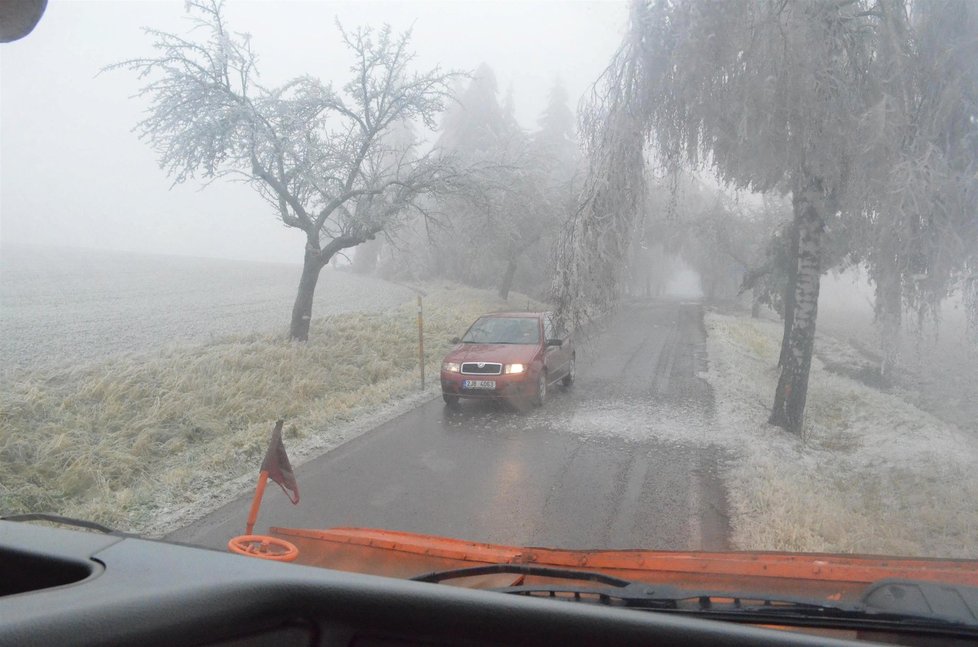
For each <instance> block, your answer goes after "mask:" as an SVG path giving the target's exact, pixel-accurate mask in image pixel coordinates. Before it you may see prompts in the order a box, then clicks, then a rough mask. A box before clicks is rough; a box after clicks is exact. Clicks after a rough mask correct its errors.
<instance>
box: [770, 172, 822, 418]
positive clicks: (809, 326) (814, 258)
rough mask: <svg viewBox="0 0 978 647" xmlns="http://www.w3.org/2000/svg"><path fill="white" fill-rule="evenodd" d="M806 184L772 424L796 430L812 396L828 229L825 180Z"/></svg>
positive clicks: (799, 205) (798, 199) (799, 201)
mask: <svg viewBox="0 0 978 647" xmlns="http://www.w3.org/2000/svg"><path fill="white" fill-rule="evenodd" d="M806 184H807V185H806V187H805V189H804V191H803V192H801V195H800V196H795V199H794V200H793V202H794V208H795V226H796V227H797V235H798V254H797V257H796V258H797V260H796V263H795V264H796V272H797V274H796V277H795V290H794V317H793V320H792V323H791V330H790V335H789V338H788V344H787V352H786V353H785V356H784V358H783V360H784V362H783V363H782V365H781V377H780V378H779V380H778V386H777V390H776V391H775V393H774V407H773V409H772V411H771V418H770V420H769V422H770V423H771V424H774V425H778V426H779V427H783V428H784V429H786V430H788V431H790V432H792V433H796V434H797V433H801V430H802V425H803V423H804V418H805V401H806V399H807V397H808V373H809V371H810V369H811V365H812V349H813V347H814V343H815V319H816V316H817V315H818V290H819V280H820V278H821V275H822V240H823V232H824V222H823V220H822V211H823V208H822V207H823V202H824V195H823V190H822V183H821V182H820V181H819V180H818V179H811V180H809V181H808V182H807V183H806Z"/></svg>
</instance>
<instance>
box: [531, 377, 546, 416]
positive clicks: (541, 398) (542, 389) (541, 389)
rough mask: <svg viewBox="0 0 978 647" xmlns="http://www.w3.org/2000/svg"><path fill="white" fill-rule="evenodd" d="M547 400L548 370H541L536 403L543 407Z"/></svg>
mask: <svg viewBox="0 0 978 647" xmlns="http://www.w3.org/2000/svg"><path fill="white" fill-rule="evenodd" d="M546 401H547V372H546V371H544V370H542V369H541V370H540V375H539V376H538V377H537V397H536V400H535V401H534V404H535V405H537V406H538V407H542V406H543V404H544V403H545V402H546Z"/></svg>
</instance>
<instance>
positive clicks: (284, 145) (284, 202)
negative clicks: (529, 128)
mask: <svg viewBox="0 0 978 647" xmlns="http://www.w3.org/2000/svg"><path fill="white" fill-rule="evenodd" d="M187 10H188V14H189V18H190V20H191V21H192V24H193V29H192V30H191V31H190V33H189V34H188V35H187V36H181V35H177V34H171V33H165V32H161V31H157V30H152V29H149V30H147V33H148V34H149V35H150V36H152V37H153V39H154V43H153V46H154V49H155V52H156V54H155V56H154V57H151V58H142V59H133V60H128V61H124V62H121V63H118V64H116V65H114V66H111V67H112V68H123V69H128V70H131V71H134V72H136V73H138V75H139V78H140V79H142V80H144V81H145V85H144V86H143V87H142V89H141V92H140V96H142V97H144V98H147V99H148V100H149V109H148V115H147V116H146V118H145V119H143V120H142V121H141V122H139V124H138V126H137V129H138V131H139V132H140V134H141V136H142V137H143V138H144V139H146V140H147V141H149V142H150V143H151V144H152V145H153V146H154V147H155V148H156V150H157V151H158V153H159V156H160V158H159V161H160V166H161V167H162V168H163V169H164V170H165V171H166V172H167V174H168V175H170V176H171V177H172V178H173V180H174V182H175V183H180V182H184V181H185V180H187V179H190V178H194V177H200V178H203V179H205V180H207V181H213V180H214V179H216V178H222V177H232V178H239V179H243V180H244V181H246V182H248V183H249V184H250V185H251V186H252V187H254V188H255V190H256V191H257V192H258V193H259V195H260V196H261V197H262V198H264V199H265V201H267V202H268V203H269V205H271V207H272V208H273V213H274V214H275V215H276V217H277V218H278V219H280V220H281V222H282V223H283V224H284V225H285V226H287V227H291V228H294V229H298V230H300V231H301V232H302V233H303V237H304V239H305V241H304V249H303V269H302V275H301V277H300V280H299V288H298V292H297V295H296V300H295V304H294V307H293V309H292V318H291V325H290V333H289V334H290V336H291V338H292V339H295V340H306V339H308V336H309V326H310V320H311V318H312V304H313V297H314V295H315V290H316V284H317V282H318V280H319V275H320V271H321V270H322V268H323V267H325V266H326V264H327V263H329V261H330V259H332V258H333V256H334V255H335V254H337V253H338V252H340V251H342V250H344V249H348V248H351V247H355V246H357V245H360V244H362V243H364V242H365V241H369V240H373V239H374V238H375V237H376V236H377V235H378V234H380V233H381V232H384V231H387V230H389V229H390V228H392V227H395V226H396V225H397V224H398V223H399V222H400V221H401V220H402V219H403V218H404V217H405V214H407V213H408V212H410V211H411V210H412V209H413V208H415V207H416V206H417V204H418V202H417V201H418V200H419V198H421V197H422V196H424V195H428V194H432V193H439V192H443V191H448V190H451V189H452V188H453V187H454V186H455V184H456V183H457V182H459V181H460V180H461V178H462V174H460V173H459V172H458V171H457V169H456V168H455V167H454V166H453V164H452V162H451V159H450V158H446V157H443V156H432V155H423V156H416V155H414V154H412V153H411V145H410V144H408V143H403V142H400V143H397V144H396V145H395V144H394V143H392V142H393V140H391V139H389V138H388V139H385V136H386V135H387V134H388V133H390V132H391V130H392V129H393V128H395V126H396V124H399V123H403V122H412V121H414V122H421V123H423V124H424V125H425V126H426V127H428V128H434V125H435V119H436V118H437V116H438V114H440V113H441V111H442V110H443V109H444V106H445V103H446V99H447V98H449V96H450V90H449V84H450V81H451V79H452V78H453V77H454V76H455V74H454V73H450V72H444V71H442V70H440V69H439V68H434V69H431V70H428V71H422V72H417V71H413V70H412V69H411V62H412V58H413V53H412V52H411V50H410V32H407V33H404V34H400V35H397V34H393V33H392V32H391V30H390V28H389V27H384V28H383V29H380V30H377V31H375V30H372V29H369V28H358V29H356V30H353V31H346V30H344V29H343V28H342V26H340V25H337V28H338V30H339V34H340V37H341V38H342V39H343V42H344V43H345V44H346V46H347V49H348V51H349V53H350V56H351V59H352V61H353V63H352V67H351V70H350V77H349V80H348V81H347V82H346V83H345V84H343V85H342V87H341V88H339V89H337V88H334V87H333V85H332V84H331V83H323V82H321V81H320V80H318V79H316V78H313V77H311V76H308V75H306V76H298V77H296V78H294V79H293V80H291V81H289V82H287V83H285V84H284V85H282V86H280V87H276V88H266V87H264V86H262V85H261V84H260V82H259V75H258V71H257V67H256V56H255V53H254V51H253V50H252V43H251V40H250V38H249V36H248V35H246V34H240V33H236V32H233V31H231V30H230V28H229V26H228V24H227V21H226V19H225V16H224V10H223V3H222V2H220V0H190V1H189V2H188V3H187ZM110 69H111V68H110Z"/></svg>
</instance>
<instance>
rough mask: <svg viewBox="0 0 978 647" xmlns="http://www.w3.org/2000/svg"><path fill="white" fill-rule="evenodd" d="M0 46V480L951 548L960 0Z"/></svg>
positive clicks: (426, 534)
mask: <svg viewBox="0 0 978 647" xmlns="http://www.w3.org/2000/svg"><path fill="white" fill-rule="evenodd" d="M14 4H17V3H14ZM11 6H13V5H11ZM0 83H2V95H0V101H2V106H0V107H2V110H0V129H2V133H3V138H2V142H0V147H2V149H0V153H2V167H0V174H2V177H0V211H2V214H0V217H2V227H0V516H2V515H6V514H21V513H34V512H53V513H57V514H61V515H66V516H71V517H77V518H81V519H87V520H90V521H94V522H97V523H99V524H102V525H105V526H108V527H111V528H115V529H119V530H123V531H128V532H134V533H139V534H143V535H146V536H150V537H154V538H163V539H166V540H172V541H180V542H187V543H191V544H196V545H201V546H207V547H211V548H215V549H219V550H227V546H228V541H229V540H230V539H231V538H232V537H236V536H239V535H246V534H275V533H278V535H279V536H281V537H283V538H285V539H288V538H289V536H286V535H287V533H288V532H290V531H295V530H296V529H306V530H315V531H325V530H329V529H336V528H338V527H342V528H346V530H344V532H346V533H347V535H344V536H346V537H350V536H352V537H354V539H350V542H353V543H356V542H359V544H358V545H361V544H362V545H364V546H366V545H370V546H374V547H377V546H388V547H392V546H398V547H400V549H404V550H400V552H398V551H396V550H392V552H395V553H397V555H398V556H399V557H398V558H397V559H401V560H408V558H407V557H405V555H408V554H410V555H413V557H411V558H410V559H411V560H417V561H410V568H409V567H408V566H403V565H402V567H398V568H395V567H393V566H391V562H390V561H389V560H386V559H381V558H376V556H375V557H374V558H370V559H368V558H366V557H364V556H363V555H360V556H359V557H358V556H356V555H353V556H350V555H347V557H349V559H350V560H351V561H350V562H345V561H344V559H346V558H345V557H343V556H342V555H339V554H338V553H337V554H332V553H331V555H332V557H331V558H330V559H329V560H327V559H325V558H324V559H323V560H320V561H318V562H316V560H315V559H313V557H315V556H316V555H317V553H316V550H317V549H313V548H310V546H313V545H318V544H316V543H315V542H313V541H312V540H309V541H308V542H306V543H304V544H303V546H305V548H304V549H303V550H305V551H311V552H303V550H300V551H299V557H298V560H299V561H300V562H302V560H304V559H306V558H307V557H306V555H309V557H308V559H309V563H312V562H316V563H319V564H320V565H323V564H326V565H329V564H342V565H344V567H348V566H349V564H354V565H355V567H356V568H357V569H361V570H365V571H371V569H374V570H375V571H378V572H379V571H383V569H384V568H387V571H386V572H380V574H394V575H397V576H411V575H415V574H419V573H422V572H425V571H426V570H438V569H450V568H456V567H457V568H462V567H465V566H467V565H468V564H465V563H464V562H465V558H461V557H460V563H455V562H451V563H446V564H442V565H438V564H423V563H422V561H423V559H425V558H426V556H427V558H430V556H431V555H432V554H435V553H436V552H437V550H435V549H433V548H432V550H430V551H429V552H427V553H426V552H425V551H426V550H427V549H429V548H431V547H432V545H433V544H432V543H431V542H433V541H434V540H432V539H431V538H433V537H434V538H443V539H445V541H446V542H447V541H448V540H458V541H459V542H474V543H478V544H480V545H482V544H491V545H493V546H502V547H505V548H498V549H496V548H492V549H490V548H485V547H484V546H483V547H482V548H480V551H482V552H479V551H475V550H474V549H473V551H471V552H468V553H467V552H465V550H463V548H462V547H461V546H462V545H461V544H459V545H456V544H450V543H446V544H444V545H442V544H434V545H436V546H443V547H448V546H451V547H452V548H451V550H456V549H457V553H458V555H463V556H464V555H476V554H478V555H479V556H480V559H482V558H484V559H483V561H484V562H489V561H491V560H492V559H496V558H498V559H503V558H502V557H500V556H507V557H506V559H512V560H517V559H520V558H519V557H518V556H519V555H526V554H529V553H527V552H526V551H525V550H524V548H525V547H537V549H536V552H534V553H533V555H534V556H535V558H536V557H538V558H539V559H547V558H551V559H552V558H553V554H549V553H547V552H546V551H545V550H544V549H549V548H552V549H559V550H581V551H585V550H633V549H635V550H643V551H679V552H692V551H716V552H720V553H724V552H727V551H758V552H760V551H788V552H793V553H800V554H802V555H803V556H807V557H805V559H809V558H810V559H816V558H815V557H811V555H814V554H819V555H823V554H824V555H832V556H840V555H886V556H889V557H894V558H897V557H900V558H911V557H912V558H920V557H929V558H955V559H969V560H970V559H976V558H978V505H976V503H975V502H976V501H978V222H976V214H978V173H976V169H978V2H974V1H970V0H934V1H928V2H923V1H921V2H892V3H891V2H889V1H888V0H886V1H885V0H853V1H838V2H830V1H827V0H826V1H821V0H820V1H805V2H787V3H786V2H775V1H769V0H731V1H729V2H715V1H713V0H683V2H666V1H656V2H646V1H641V0H635V1H634V2H633V1H625V0H622V1H593V2H591V1H576V2H551V1H546V0H513V1H503V0H499V1H495V0H486V1H482V2H442V1H435V0H432V1H427V0H408V1H404V2H400V1H393V0H392V1H389V2H388V1H376V2H329V1H315V2H250V1H241V2H238V1H235V2H217V1H212V0H192V1H190V2H186V3H184V2H124V1H118V2H116V1H90V2H89V1H77V2H68V1H56V0H51V1H50V2H49V3H48V6H47V8H46V10H45V12H44V14H43V16H42V17H41V19H40V21H39V23H38V25H37V27H36V28H35V29H34V30H33V31H32V32H31V33H30V34H28V35H26V36H24V37H23V38H20V39H18V40H13V41H11V42H6V43H3V44H0ZM459 339H461V342H463V343H462V344H461V345H460V344H459ZM276 429H278V431H277V432H276V431H275V430H276ZM266 477H268V479H271V480H272V481H273V482H274V483H276V484H278V485H280V486H281V487H268V488H265V487H264V486H265V479H266ZM256 492H257V493H259V494H260V496H259V499H260V500H257V502H256V506H257V507H254V508H253V507H252V505H253V501H256V499H255V496H256ZM300 493H301V496H300ZM262 497H263V498H262ZM258 504H260V505H258ZM252 510H255V511H257V513H256V514H257V516H256V517H255V518H253V519H251V520H250V521H249V513H250V512H251V511H252ZM272 528H277V529H279V530H275V531H273V530H272ZM290 529H291V530H290ZM246 531H247V532H246ZM373 532H377V533H382V534H377V535H375V534H369V533H373ZM357 533H359V534H357ZM383 533H389V534H383ZM398 533H407V534H408V535H410V539H405V536H406V535H405V534H398ZM0 535H2V533H0ZM290 536H291V540H294V541H295V542H297V543H303V542H302V541H300V540H299V539H296V536H295V534H294V533H293V534H292V535H290ZM419 536H420V538H419ZM291 540H290V541H291ZM324 541H325V540H324ZM344 541H345V540H344ZM426 542H427V543H426ZM334 544H335V545H334ZM334 544H330V545H331V546H332V547H333V548H336V547H337V546H341V545H345V544H343V542H342V541H339V540H337V541H336V542H334ZM408 545H410V546H414V547H418V546H423V547H424V548H418V549H417V551H416V552H411V551H410V550H407V548H405V547H406V546H408ZM337 550H338V549H337ZM378 550H379V549H378ZM412 550H413V549H412ZM446 550H448V548H446ZM836 558H837V559H840V560H841V559H843V558H841V557H836ZM392 559H393V558H392ZM446 559H447V558H446ZM731 559H732V558H731ZM818 559H822V558H821V557H820V558H818ZM330 560H332V561H330ZM568 560H569V561H568V563H573V564H578V563H580V564H586V563H590V562H589V558H588V557H587V555H575V556H574V558H573V559H571V558H568ZM642 560H644V561H642V563H643V564H646V565H648V564H658V563H660V562H656V561H655V560H654V559H652V558H648V559H646V558H645V557H643V558H642ZM449 561H450V560H449ZM887 563H888V564H890V566H886V565H883V564H882V562H881V563H874V564H875V565H874V566H873V568H869V566H867V565H865V564H864V565H863V566H862V567H861V568H863V570H860V571H858V573H855V572H854V571H849V572H848V576H849V577H857V576H858V577H862V576H864V575H865V574H866V573H874V574H878V575H879V578H877V579H881V578H882V577H883V576H892V577H898V576H900V577H902V576H901V575H900V573H904V574H906V573H907V572H908V571H897V570H895V567H893V566H892V562H887ZM717 564H718V563H717V562H711V563H709V564H707V565H705V566H703V568H707V567H709V568H714V567H716V568H717V569H718V570H721V571H722V570H723V569H722V568H720V567H719V566H717ZM765 564H767V562H765ZM780 564H781V565H780V566H778V567H777V568H783V569H784V570H782V571H779V573H780V574H781V576H783V577H786V578H787V577H790V578H795V577H797V580H794V579H793V580H792V583H791V585H790V586H789V585H788V584H785V583H784V582H782V586H783V590H785V591H789V590H790V591H796V592H797V591H812V592H814V593H817V594H819V595H822V594H824V595H828V593H826V591H829V589H830V588H831V587H830V586H828V585H825V584H824V581H822V580H825V579H826V578H829V577H831V574H832V573H835V574H839V573H841V572H842V571H839V570H833V569H832V568H824V569H822V568H821V567H820V566H819V567H817V568H819V569H820V571H818V572H816V571H813V570H812V569H813V568H816V566H809V565H806V566H805V568H804V569H801V567H799V570H796V571H792V570H791V568H790V564H789V562H784V563H780ZM785 564H788V565H785ZM806 564H807V562H806ZM968 565H969V566H971V567H972V572H976V573H978V567H976V565H975V564H974V563H972V562H968ZM426 566H427V567H430V568H427V569H426V568H425V567H426ZM911 566H912V565H906V567H907V568H910V567H911ZM351 568H353V567H351ZM575 568H576V566H575ZM840 568H841V567H840ZM876 568H879V569H883V570H873V569H876ZM914 568H917V567H916V566H915V567H914ZM920 568H921V569H923V570H922V571H921V572H926V573H930V574H931V575H933V577H935V578H940V577H945V575H944V574H946V573H947V572H950V570H953V569H950V567H948V569H945V570H935V568H936V567H933V566H932V565H931V566H928V565H927V564H925V565H924V566H921V567H920ZM886 569H889V570H886ZM928 569H930V570H928ZM802 570H804V573H805V576H804V577H802V575H799V573H801V571H802ZM958 570H961V569H960V568H958ZM409 571H411V572H410V573H409ZM769 572H770V571H769ZM916 572H917V571H914V573H916ZM955 572H957V571H955ZM507 575H511V574H505V573H504V574H503V575H502V576H500V577H501V578H502V579H505V576H507ZM646 575H647V577H648V578H652V577H653V576H652V575H649V574H646ZM755 575H757V574H756V573H755ZM761 576H763V573H761V574H760V575H758V577H761ZM621 577H623V578H624V579H629V580H631V579H635V578H636V577H638V576H636V575H635V574H631V573H630V574H628V575H626V576H621ZM643 577H644V575H643ZM752 577H753V576H752ZM839 577H840V578H841V576H839ZM961 577H964V576H961ZM972 577H975V576H972ZM758 581H761V582H765V581H767V580H763V579H762V580H755V579H751V578H746V579H744V580H743V582H748V583H754V582H758ZM816 581H821V582H822V583H821V584H818V583H817V582H816ZM839 581H843V580H842V579H840V580H839ZM846 581H850V580H846ZM851 581H861V580H851ZM813 582H816V583H815V584H813ZM735 585H737V582H736V581H734V582H732V583H730V586H731V588H733V589H736V586H735ZM853 586H854V585H853ZM792 587H794V588H792ZM832 590H833V591H835V589H832ZM850 593H851V591H850ZM824 595H823V597H824ZM853 595H854V594H853Z"/></svg>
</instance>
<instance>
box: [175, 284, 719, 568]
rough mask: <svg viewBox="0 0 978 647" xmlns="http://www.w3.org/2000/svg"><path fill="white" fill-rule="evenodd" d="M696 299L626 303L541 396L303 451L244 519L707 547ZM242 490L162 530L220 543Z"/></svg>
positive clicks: (709, 496) (593, 544) (711, 503)
mask: <svg viewBox="0 0 978 647" xmlns="http://www.w3.org/2000/svg"><path fill="white" fill-rule="evenodd" d="M704 342H705V333H704V329H703V324H702V307H701V305H700V304H698V303H692V302H681V301H678V300H671V301H670V300H659V301H645V302H635V303H629V304H626V306H625V307H624V308H623V309H622V311H621V312H620V313H619V314H618V315H617V316H615V317H614V318H613V319H612V320H610V321H608V322H607V323H606V324H605V325H604V326H603V327H602V329H601V330H598V331H595V332H593V333H592V337H591V339H590V341H589V342H588V343H586V344H580V345H579V348H578V380H577V383H576V384H575V385H574V386H573V387H571V388H570V389H567V390H564V389H562V388H554V389H552V390H551V397H550V399H549V401H548V402H547V403H546V405H545V406H544V407H543V408H542V409H534V410H529V411H519V410H516V409H514V408H511V407H508V406H506V405H497V404H493V403H489V402H474V401H463V403H462V405H461V407H460V409H458V410H451V409H448V408H446V407H445V406H444V404H443V403H442V401H441V399H438V400H436V401H432V402H429V403H427V404H425V405H423V406H421V407H419V408H417V409H415V410H413V411H411V412H409V413H406V414H404V415H402V416H400V417H398V418H396V419H394V420H392V421H391V422H389V423H387V424H384V425H382V426H380V427H378V428H376V429H374V430H372V431H370V432H367V433H366V434H364V435H362V436H360V437H358V438H356V439H354V440H352V441H350V442H348V443H346V444H345V445H342V446H340V447H338V448H337V449H335V450H333V451H331V452H329V453H327V454H325V455H324V456H322V457H320V458H318V459H316V460H313V461H310V462H307V463H305V464H304V465H302V466H300V467H298V468H297V470H296V476H297V479H298V482H299V487H300V491H301V494H302V500H301V502H300V503H299V505H298V506H292V505H290V504H289V502H288V501H287V499H286V498H285V496H284V495H283V494H282V492H281V491H279V488H278V487H277V486H275V485H274V484H269V488H268V490H267V493H266V495H265V501H264V504H263V506H262V509H261V514H260V515H259V519H258V525H257V528H256V530H257V531H259V532H260V531H261V530H263V529H264V528H267V527H268V526H285V527H297V528H328V527H337V526H360V527H374V528H388V529H392V530H405V531H412V532H422V533H430V534H436V535H443V536H448V537H456V538H460V539H468V540H472V541H483V542H491V543H502V544H509V545H529V546H550V547H558V548H592V549H599V548H647V549H661V550H722V549H724V548H726V547H727V540H728V535H729V527H728V523H727V516H726V495H725V492H724V490H723V487H722V481H721V478H720V474H721V470H722V466H723V455H722V453H721V452H720V451H719V450H718V449H716V448H714V447H712V446H711V445H710V444H709V434H710V430H711V428H712V425H713V400H712V392H711V390H710V388H709V385H708V384H707V383H706V382H705V381H704V380H703V379H701V378H700V377H698V376H697V374H698V373H699V371H702V370H704V369H705V359H706V358H705V343H704ZM250 498H251V496H250V494H249V495H246V496H243V497H242V498H240V499H238V500H236V501H233V502H231V503H229V504H227V505H226V506H224V507H222V508H220V509H219V510H217V511H215V512H213V513H212V514H210V515H208V516H207V517H205V518H203V519H201V520H199V521H197V522H195V523H193V524H192V525H190V526H187V527H186V528H183V529H180V530H178V531H176V532H174V533H172V534H170V535H169V536H168V538H169V539H172V540H176V541H183V542H191V543H196V544H201V545H206V546H211V547H214V548H223V547H224V546H226V543H227V540H228V539H229V538H230V537H232V536H234V535H237V534H241V532H242V531H243V526H244V522H245V519H246V517H247V511H248V507H249V505H250Z"/></svg>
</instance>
